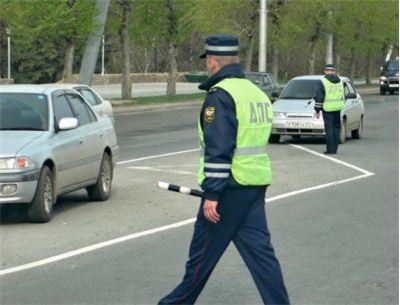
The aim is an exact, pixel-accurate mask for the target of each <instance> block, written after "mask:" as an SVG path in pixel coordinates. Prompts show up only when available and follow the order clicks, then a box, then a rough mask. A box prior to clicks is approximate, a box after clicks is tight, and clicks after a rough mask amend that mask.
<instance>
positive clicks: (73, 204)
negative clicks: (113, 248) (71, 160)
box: [0, 190, 95, 225]
mask: <svg viewBox="0 0 400 305" xmlns="http://www.w3.org/2000/svg"><path fill="white" fill-rule="evenodd" d="M88 203H95V202H93V201H89V197H88V195H87V193H86V191H84V190H80V191H75V192H72V193H69V194H65V195H61V196H59V197H58V199H57V203H56V204H55V205H54V207H53V217H52V218H53V219H54V218H55V217H57V215H58V214H61V213H64V212H66V211H69V210H72V209H75V208H79V207H81V206H83V205H86V204H88ZM27 207H28V205H27V204H5V205H2V206H1V207H0V224H1V225H12V224H18V223H26V222H29V220H28V216H27V213H26V209H27Z"/></svg>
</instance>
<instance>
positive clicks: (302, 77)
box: [291, 75, 349, 81]
mask: <svg viewBox="0 0 400 305" xmlns="http://www.w3.org/2000/svg"><path fill="white" fill-rule="evenodd" d="M324 76H325V75H302V76H297V77H294V78H292V79H291V80H294V79H296V80H297V79H304V80H318V79H322V78H323V77H324ZM339 78H340V79H341V80H342V81H344V80H349V78H348V77H346V76H339Z"/></svg>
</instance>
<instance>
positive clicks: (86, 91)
mask: <svg viewBox="0 0 400 305" xmlns="http://www.w3.org/2000/svg"><path fill="white" fill-rule="evenodd" d="M41 86H43V87H47V88H53V87H57V88H59V89H73V90H76V91H78V92H79V93H80V94H81V95H82V96H83V97H84V98H85V99H86V100H87V101H88V102H89V103H90V105H91V106H92V107H93V109H94V110H95V111H96V112H97V113H98V114H99V115H100V116H103V115H107V116H108V117H110V118H111V119H113V117H114V112H113V108H112V105H111V103H110V101H108V100H104V99H103V98H102V97H101V96H100V95H99V94H98V93H97V92H96V91H94V90H93V89H92V88H91V87H89V86H86V85H81V84H62V83H61V84H58V83H57V84H43V85H41Z"/></svg>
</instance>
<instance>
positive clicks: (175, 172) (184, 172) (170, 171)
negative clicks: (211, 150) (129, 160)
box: [128, 166, 197, 176]
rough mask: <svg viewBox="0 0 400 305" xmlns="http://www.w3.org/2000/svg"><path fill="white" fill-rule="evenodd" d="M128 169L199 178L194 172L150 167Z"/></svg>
mask: <svg viewBox="0 0 400 305" xmlns="http://www.w3.org/2000/svg"><path fill="white" fill-rule="evenodd" d="M128 168H129V169H139V170H147V171H153V172H163V173H169V174H181V175H191V176H197V174H196V173H192V172H187V171H177V170H167V169H161V168H156V167H149V166H129V167H128Z"/></svg>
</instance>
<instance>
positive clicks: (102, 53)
mask: <svg viewBox="0 0 400 305" xmlns="http://www.w3.org/2000/svg"><path fill="white" fill-rule="evenodd" d="M104 72H105V71H104V35H103V38H102V39H101V76H104Z"/></svg>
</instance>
